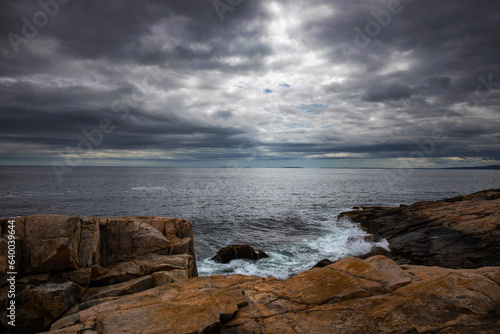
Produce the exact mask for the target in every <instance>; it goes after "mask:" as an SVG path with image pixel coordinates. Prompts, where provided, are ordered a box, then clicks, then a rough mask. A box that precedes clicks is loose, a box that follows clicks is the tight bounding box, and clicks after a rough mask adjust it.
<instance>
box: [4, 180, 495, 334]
mask: <svg viewBox="0 0 500 334" xmlns="http://www.w3.org/2000/svg"><path fill="white" fill-rule="evenodd" d="M499 209H500V189H490V190H484V191H481V192H478V193H475V194H471V195H465V196H457V197H454V198H450V199H445V200H441V201H433V202H417V203H414V204H412V205H409V206H401V207H399V208H382V207H375V208H374V207H367V208H363V209H361V210H354V211H350V212H346V213H343V214H341V216H344V217H349V218H350V219H351V220H352V221H354V222H357V223H359V224H361V226H362V227H363V228H365V229H367V231H368V232H370V233H371V234H373V238H386V239H387V240H388V241H389V243H390V248H391V252H390V253H386V254H384V255H376V254H375V253H372V254H367V255H365V256H363V258H361V259H360V258H353V257H348V258H344V259H342V260H340V261H337V262H335V263H333V264H331V265H328V266H326V267H323V268H315V269H311V270H307V271H305V272H302V273H300V274H298V275H295V276H293V277H291V278H289V279H284V280H278V279H275V278H260V277H255V276H242V275H229V276H205V277H196V276H197V272H196V261H195V254H194V240H193V234H192V225H191V223H189V222H188V221H186V220H183V219H178V218H161V217H126V218H108V219H105V218H91V217H76V216H30V217H21V218H16V219H15V221H16V231H15V233H16V238H17V239H16V240H17V241H18V243H17V245H18V246H17V247H18V248H17V249H16V250H17V254H19V255H20V256H19V257H18V258H17V260H18V263H17V268H19V269H21V270H19V276H18V277H16V279H17V286H16V287H17V288H18V290H17V293H18V299H17V300H19V302H20V303H19V304H18V305H19V307H18V308H17V312H18V313H17V316H18V321H19V323H21V321H23V320H22V319H23V318H22V317H24V323H25V324H27V325H26V328H25V331H24V333H35V332H41V331H43V330H48V329H50V331H49V332H50V333H74V332H77V331H81V332H85V331H87V333H95V332H97V333H113V332H117V331H121V332H124V331H125V330H127V331H128V332H129V333H142V332H157V333H193V332H199V333H219V332H220V333H275V332H276V330H283V331H284V332H287V333H294V332H297V331H295V329H300V330H301V331H303V332H307V333H325V332H329V331H331V330H332V329H333V328H335V329H336V330H338V331H343V332H346V333H356V332H362V331H365V332H366V331H384V330H391V331H398V332H404V331H417V332H421V331H435V332H439V331H443V332H444V331H446V332H447V333H450V332H460V328H463V329H464V330H465V328H467V330H472V329H474V330H481V331H483V332H486V333H488V332H492V333H493V332H494V331H495V330H496V328H498V325H499V324H500V318H499V314H498V310H499V309H500V287H499V284H500V267H498V266H499V265H500V260H499V258H498V255H497V254H499V252H498V249H499V244H500V241H498V240H500V238H498V235H499V233H500V228H499V226H500V216H499V214H498V213H499V212H500V210H499ZM341 216H339V218H340V217H341ZM8 221H9V220H7V219H4V220H2V222H1V227H2V232H3V237H4V238H2V239H1V240H5V241H7V239H6V238H5V236H6V232H7V227H8V226H7V225H8ZM49 223H50V224H49ZM47 226H51V227H50V228H47ZM1 242H2V247H3V246H4V244H5V242H4V241H1ZM2 249H3V248H2ZM5 249H6V248H5ZM375 252H380V250H375ZM30 254H31V255H32V254H40V255H37V256H30ZM1 255H2V256H3V257H4V259H8V258H7V257H5V256H6V255H7V253H6V252H3V253H2V254H1ZM2 263H7V262H6V261H5V260H4V262H2ZM1 269H2V270H3V271H2V273H3V275H4V276H6V273H7V271H6V270H4V269H6V268H4V267H2V268H1ZM23 271H24V273H23ZM3 282H4V277H2V283H3ZM6 287H8V286H7V285H6V284H4V285H3V286H2V289H3V290H2V298H3V297H4V296H6V295H7V294H6V293H5V291H4V290H5V289H6ZM58 296H59V297H62V298H59V299H60V302H59V303H57V302H48V301H47V300H55V299H54V298H55V297H58ZM49 297H50V298H49ZM417 297H418V298H417ZM5 299H6V298H4V299H3V300H2V301H0V303H2V305H6V302H7V301H6V300H5ZM56 299H57V298H56ZM23 303H24V304H23ZM352 308H356V310H358V311H357V312H356V314H353V313H352V312H350V311H349V310H351V309H352ZM431 309H432V310H433V311H432V312H430V310H431ZM4 319H5V316H3V315H2V321H3V320H4ZM3 325H4V327H5V324H3ZM28 326H29V327H28ZM5 328H7V327H5ZM12 328H13V327H10V328H7V329H10V330H12ZM16 330H18V331H19V330H22V329H20V327H17V328H16ZM29 330H31V331H29ZM14 332H15V331H12V333H14Z"/></svg>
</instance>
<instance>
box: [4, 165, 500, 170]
mask: <svg viewBox="0 0 500 334" xmlns="http://www.w3.org/2000/svg"><path fill="white" fill-rule="evenodd" d="M4 167H47V168H52V166H50V165H0V168H4ZM81 167H84V168H89V167H95V168H171V169H183V168H186V169H188V168H195V169H262V168H264V169H352V170H357V169H374V170H384V169H388V170H395V169H400V168H398V167H300V166H298V167H293V166H284V167H250V166H244V167H238V168H231V167H225V166H218V167H205V166H200V167H193V166H186V167H179V166H106V165H102V166H86V165H81V166H78V167H75V169H77V168H81ZM411 169H414V170H453V169H458V170H500V165H489V166H475V167H429V168H411Z"/></svg>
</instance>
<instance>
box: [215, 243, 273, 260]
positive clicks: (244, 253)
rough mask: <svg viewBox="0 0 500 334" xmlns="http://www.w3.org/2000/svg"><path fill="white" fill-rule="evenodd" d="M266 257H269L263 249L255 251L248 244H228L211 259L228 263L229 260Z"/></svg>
mask: <svg viewBox="0 0 500 334" xmlns="http://www.w3.org/2000/svg"><path fill="white" fill-rule="evenodd" d="M266 257H269V255H267V254H266V253H265V252H264V251H262V250H258V251H256V250H255V249H253V247H252V246H249V245H229V246H226V247H224V248H221V249H219V251H218V252H217V254H216V255H215V256H214V257H213V258H211V260H213V261H215V262H219V263H229V262H231V260H236V259H247V260H259V259H262V258H266Z"/></svg>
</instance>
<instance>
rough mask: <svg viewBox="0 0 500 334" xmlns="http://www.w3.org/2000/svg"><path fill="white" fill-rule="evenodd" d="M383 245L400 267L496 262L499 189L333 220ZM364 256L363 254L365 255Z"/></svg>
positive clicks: (370, 209) (346, 214)
mask: <svg viewBox="0 0 500 334" xmlns="http://www.w3.org/2000/svg"><path fill="white" fill-rule="evenodd" d="M342 217H347V218H349V219H350V220H352V221H354V222H357V223H360V224H361V225H362V226H363V227H364V228H365V229H366V230H367V231H368V232H369V233H372V234H374V235H375V237H376V238H385V239H387V240H388V241H389V244H390V248H391V252H390V253H387V256H390V257H391V258H392V259H394V260H395V261H397V262H398V263H400V264H419V265H427V266H440V267H447V268H479V267H485V266H495V265H499V264H500V189H489V190H483V191H480V192H477V193H474V194H471V195H465V196H457V197H453V198H448V199H444V200H441V201H424V202H417V203H414V204H412V205H409V206H402V207H399V208H386V207H367V208H363V209H361V210H355V211H350V212H344V213H342V214H341V215H340V216H339V219H342ZM368 256H369V255H368Z"/></svg>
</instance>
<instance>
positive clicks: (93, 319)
mask: <svg viewBox="0 0 500 334" xmlns="http://www.w3.org/2000/svg"><path fill="white" fill-rule="evenodd" d="M499 282H500V267H490V268H481V269H477V270H470V269H464V270H452V269H444V268H438V267H435V268H431V269H429V267H424V266H400V265H398V264H397V263H396V262H394V261H392V260H390V259H388V258H386V257H384V256H374V257H371V258H369V259H366V260H362V259H359V258H352V257H351V258H345V259H343V260H340V261H338V262H336V263H333V264H331V265H328V266H326V267H323V268H314V269H311V270H308V271H306V272H303V273H301V274H299V275H296V276H293V277H291V278H289V279H286V280H278V279H274V278H260V277H250V276H242V275H230V276H208V277H198V278H194V279H189V280H186V281H182V282H179V283H174V284H170V285H164V286H160V287H157V288H153V289H149V290H146V291H143V292H139V293H137V294H133V295H129V296H125V297H121V298H119V299H116V300H112V301H109V302H106V303H102V304H99V305H96V306H93V307H90V308H88V309H86V310H83V311H80V312H78V313H76V314H73V315H71V316H69V317H66V318H63V319H61V320H60V321H59V322H58V323H56V324H55V325H54V326H53V327H52V329H51V331H49V332H47V333H52V334H56V333H57V334H63V333H77V332H78V333H83V332H85V330H88V331H89V332H88V333H91V332H92V331H94V332H97V333H172V334H177V333H178V334H181V333H186V334H187V333H273V334H274V333H317V334H324V333H386V332H387V333H431V332H432V333H471V332H478V333H498V326H500V314H499V312H500V286H499V285H498V284H499Z"/></svg>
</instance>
